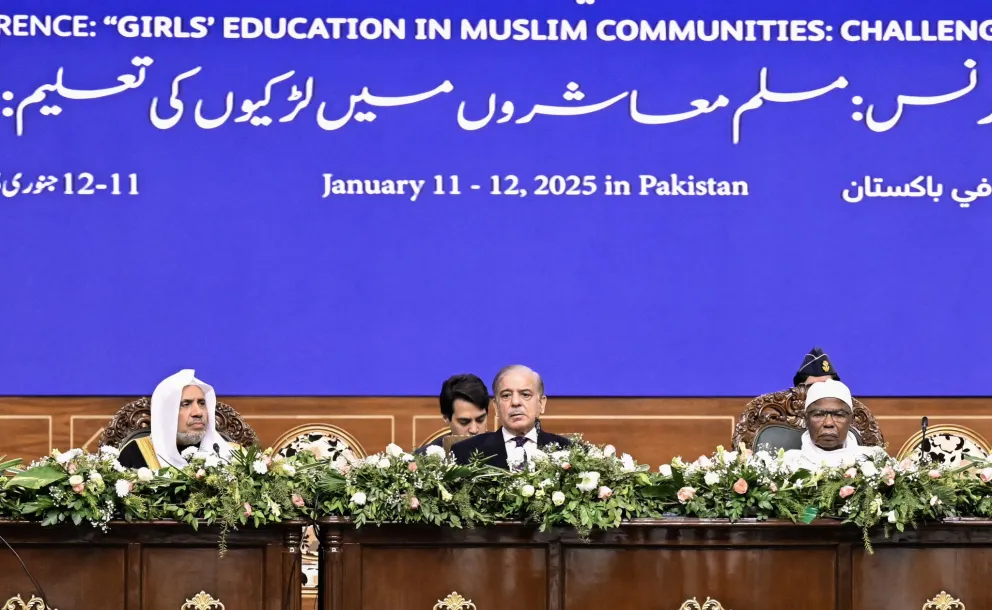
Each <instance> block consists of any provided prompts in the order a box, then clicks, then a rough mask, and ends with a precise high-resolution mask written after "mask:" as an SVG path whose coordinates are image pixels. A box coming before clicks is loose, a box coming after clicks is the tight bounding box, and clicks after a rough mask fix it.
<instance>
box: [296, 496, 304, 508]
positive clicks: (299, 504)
mask: <svg viewBox="0 0 992 610" xmlns="http://www.w3.org/2000/svg"><path fill="white" fill-rule="evenodd" d="M304 504H305V502H304V501H303V498H301V497H300V496H298V495H296V494H293V506H296V507H297V508H303V505H304Z"/></svg>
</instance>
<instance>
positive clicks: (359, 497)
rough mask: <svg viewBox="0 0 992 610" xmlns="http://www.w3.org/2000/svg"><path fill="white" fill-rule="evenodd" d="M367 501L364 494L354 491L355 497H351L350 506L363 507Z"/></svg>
mask: <svg viewBox="0 0 992 610" xmlns="http://www.w3.org/2000/svg"><path fill="white" fill-rule="evenodd" d="M367 500H368V498H366V497H365V494H364V493H362V492H360V491H356V492H355V495H353V496H351V502H352V504H357V505H358V506H365V502H366V501H367Z"/></svg>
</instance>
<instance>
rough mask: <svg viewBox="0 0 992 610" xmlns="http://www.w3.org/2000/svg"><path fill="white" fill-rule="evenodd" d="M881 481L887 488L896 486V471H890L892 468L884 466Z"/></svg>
mask: <svg viewBox="0 0 992 610" xmlns="http://www.w3.org/2000/svg"><path fill="white" fill-rule="evenodd" d="M882 480H883V481H885V484H886V485H888V486H889V487H892V486H893V485H895V484H896V471H895V470H892V466H886V467H885V468H883V469H882Z"/></svg>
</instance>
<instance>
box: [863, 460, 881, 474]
mask: <svg viewBox="0 0 992 610" xmlns="http://www.w3.org/2000/svg"><path fill="white" fill-rule="evenodd" d="M861 472H862V473H863V474H864V475H865V476H866V477H874V476H878V468H875V464H872V463H871V462H862V463H861Z"/></svg>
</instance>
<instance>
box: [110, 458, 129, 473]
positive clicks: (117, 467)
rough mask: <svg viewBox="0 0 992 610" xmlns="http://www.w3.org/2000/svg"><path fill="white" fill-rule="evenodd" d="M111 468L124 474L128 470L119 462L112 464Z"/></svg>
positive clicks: (115, 461)
mask: <svg viewBox="0 0 992 610" xmlns="http://www.w3.org/2000/svg"><path fill="white" fill-rule="evenodd" d="M110 467H111V468H113V469H114V472H124V471H126V470H127V468H124V465H123V464H121V463H120V462H119V461H117V460H114V461H113V462H111V463H110Z"/></svg>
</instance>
